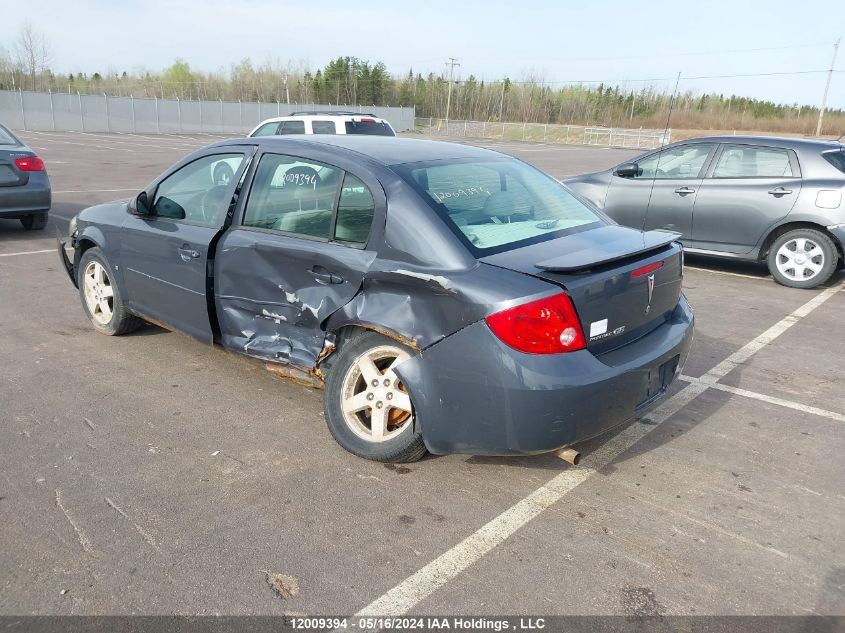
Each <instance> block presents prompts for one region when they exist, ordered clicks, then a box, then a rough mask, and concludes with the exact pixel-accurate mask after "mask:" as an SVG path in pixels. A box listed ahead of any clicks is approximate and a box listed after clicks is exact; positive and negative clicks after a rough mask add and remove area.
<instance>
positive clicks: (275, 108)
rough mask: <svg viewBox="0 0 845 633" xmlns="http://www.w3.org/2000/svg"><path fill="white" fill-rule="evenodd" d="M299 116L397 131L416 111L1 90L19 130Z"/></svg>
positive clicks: (129, 128) (162, 130) (1, 118)
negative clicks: (347, 116) (351, 115)
mask: <svg viewBox="0 0 845 633" xmlns="http://www.w3.org/2000/svg"><path fill="white" fill-rule="evenodd" d="M297 111H299V112H301V111H321V112H337V111H344V112H350V111H351V112H360V113H367V114H373V115H375V116H377V117H380V118H383V119H387V120H388V121H389V122H390V124H391V125H392V126H393V128H394V129H395V130H396V131H397V132H402V131H405V130H411V129H413V127H414V108H395V107H383V106H372V107H367V106H336V105H331V104H321V103H308V104H293V103H291V104H288V103H278V102H276V103H262V102H248V101H235V102H232V101H185V100H180V99H158V98H152V99H147V98H144V99H136V98H134V97H112V96H106V95H83V94H79V93H70V94H69V93H66V92H27V91H20V90H18V91H10V90H0V123H3V124H4V125H6V126H7V127H10V128H12V129H14V130H33V131H81V132H126V133H144V134H179V133H186V134H196V133H200V134H203V133H205V134H238V135H243V134H246V133H248V132H249V131H251V130H252V129H253V128H254V127H255V126H256V125H258V124H259V123H260V122H261V121H263V120H265V119H269V118H271V117H275V116H285V115H288V114H291V113H293V112H297Z"/></svg>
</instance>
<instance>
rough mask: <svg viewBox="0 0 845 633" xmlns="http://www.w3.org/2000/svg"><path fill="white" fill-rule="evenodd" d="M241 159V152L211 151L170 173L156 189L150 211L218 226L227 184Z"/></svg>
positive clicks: (224, 204) (177, 218)
mask: <svg viewBox="0 0 845 633" xmlns="http://www.w3.org/2000/svg"><path fill="white" fill-rule="evenodd" d="M243 159H244V157H243V154H214V155H212V156H205V157H203V158H199V159H197V160H195V161H193V162H192V163H189V164H187V165H185V166H184V167H182V168H181V169H179V170H178V171H176V172H174V173H172V174H170V175H169V176H168V177H167V178H165V179H164V180H162V181H161V182H160V183H159V185H158V188H157V189H156V193H155V198H154V199H153V205H152V212H153V215H155V216H157V217H159V218H168V219H172V220H186V221H188V222H191V223H194V224H202V225H204V226H212V227H215V226H220V225H221V224H222V223H223V217H224V216H225V214H226V209H227V207H228V204H227V203H228V201H227V200H226V194H227V193H228V192H229V184H230V183H231V181H232V177H233V176H234V174H235V173H236V172H237V171H238V169H239V168H240V166H241V162H242V161H243Z"/></svg>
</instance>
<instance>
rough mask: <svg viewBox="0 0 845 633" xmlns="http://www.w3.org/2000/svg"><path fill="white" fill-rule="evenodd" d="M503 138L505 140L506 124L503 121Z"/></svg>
mask: <svg viewBox="0 0 845 633" xmlns="http://www.w3.org/2000/svg"><path fill="white" fill-rule="evenodd" d="M502 138H505V122H504V121H502Z"/></svg>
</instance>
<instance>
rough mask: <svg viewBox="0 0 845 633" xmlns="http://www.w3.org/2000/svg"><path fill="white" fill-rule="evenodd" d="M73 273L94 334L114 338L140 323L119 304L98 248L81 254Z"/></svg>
mask: <svg viewBox="0 0 845 633" xmlns="http://www.w3.org/2000/svg"><path fill="white" fill-rule="evenodd" d="M77 274H78V275H79V277H78V283H79V294H80V296H81V297H82V307H83V308H84V309H85V314H86V315H87V316H88V319H89V320H90V321H91V323H92V324H93V326H94V327H95V328H96V329H97V331H98V332H101V333H103V334H108V335H109V336H114V335H116V334H126V333H128V332H131V331H132V330H135V329H137V328H138V326H139V325H140V324H141V323H142V321H141V319H139V318H138V317H136V316H134V315H133V314H130V313H129V311H128V310H127V309H126V307H125V306H124V305H123V300H122V299H121V296H120V291H119V290H118V288H117V286H116V285H115V283H114V275H113V273H112V270H111V266H109V264H108V262H107V261H106V258H105V257H104V256H103V252H102V251H101V250H100V249H99V248H89V249H88V250H87V251H85V253H84V254H83V255H82V258H81V259H80V261H79V270H78V273H77Z"/></svg>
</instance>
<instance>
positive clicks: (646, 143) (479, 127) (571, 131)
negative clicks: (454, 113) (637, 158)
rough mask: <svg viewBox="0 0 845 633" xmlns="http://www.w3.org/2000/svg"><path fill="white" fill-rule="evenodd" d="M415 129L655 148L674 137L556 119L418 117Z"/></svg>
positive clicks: (453, 134) (435, 133)
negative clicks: (561, 122) (508, 120)
mask: <svg viewBox="0 0 845 633" xmlns="http://www.w3.org/2000/svg"><path fill="white" fill-rule="evenodd" d="M414 129H415V130H416V131H418V132H422V133H423V134H426V135H429V136H449V137H466V138H490V139H502V140H508V141H535V142H540V143H560V144H565V145H594V146H597V147H623V148H632V149H654V148H656V147H661V146H662V145H665V144H666V143H669V142H670V141H671V137H672V131H671V130H665V131H664V130H647V129H642V128H640V129H626V128H607V127H586V126H581V125H557V124H554V123H499V122H493V121H447V120H446V119H435V118H430V117H429V118H420V117H417V119H416V125H415V127H414Z"/></svg>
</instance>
